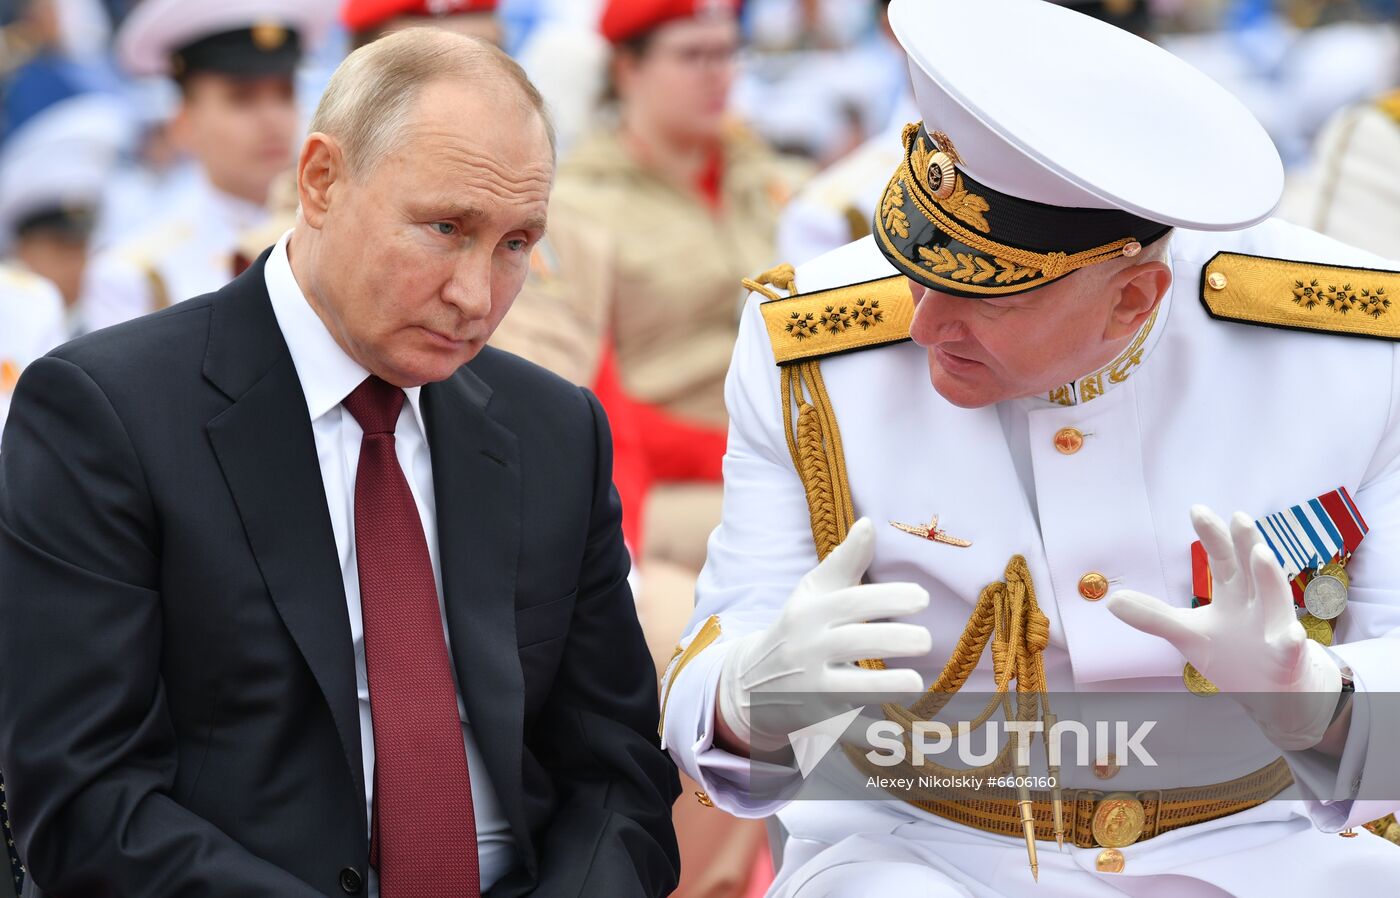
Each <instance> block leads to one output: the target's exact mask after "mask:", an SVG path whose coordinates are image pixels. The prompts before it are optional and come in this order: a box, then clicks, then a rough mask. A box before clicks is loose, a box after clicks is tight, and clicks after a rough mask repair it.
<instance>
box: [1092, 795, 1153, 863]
mask: <svg viewBox="0 0 1400 898" xmlns="http://www.w3.org/2000/svg"><path fill="white" fill-rule="evenodd" d="M1149 803H1150V805H1151V808H1150V814H1149V807H1148V805H1149ZM1161 809H1162V792H1161V790H1160V789H1149V790H1146V791H1143V792H1114V793H1111V794H1109V795H1106V796H1104V797H1103V798H1102V799H1100V800H1099V801H1098V802H1097V804H1095V806H1094V816H1093V819H1092V823H1091V824H1090V827H1091V830H1092V832H1093V835H1094V843H1095V844H1097V845H1098V846H1099V847H1101V848H1126V847H1128V846H1129V845H1131V844H1133V843H1134V842H1137V841H1138V840H1140V839H1144V838H1147V839H1150V838H1152V837H1153V836H1155V835H1156V834H1157V823H1158V821H1159V820H1160V819H1161ZM1149 816H1150V819H1149Z"/></svg>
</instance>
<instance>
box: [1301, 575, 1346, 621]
mask: <svg viewBox="0 0 1400 898" xmlns="http://www.w3.org/2000/svg"><path fill="white" fill-rule="evenodd" d="M1350 582H1351V581H1350V578H1349V577H1347V572H1346V568H1344V567H1342V566H1341V565H1340V564H1338V563H1336V562H1332V563H1329V564H1324V565H1323V566H1322V570H1320V571H1319V572H1318V573H1317V576H1315V577H1313V578H1312V579H1311V580H1309V581H1308V585H1307V587H1306V588H1305V589H1304V590H1303V605H1304V607H1306V608H1307V609H1308V614H1310V615H1312V616H1313V617H1316V618H1320V619H1322V620H1324V621H1329V620H1332V619H1334V618H1336V617H1337V616H1338V615H1340V614H1341V613H1342V612H1343V611H1345V610H1346V607H1347V586H1348V585H1349V584H1350Z"/></svg>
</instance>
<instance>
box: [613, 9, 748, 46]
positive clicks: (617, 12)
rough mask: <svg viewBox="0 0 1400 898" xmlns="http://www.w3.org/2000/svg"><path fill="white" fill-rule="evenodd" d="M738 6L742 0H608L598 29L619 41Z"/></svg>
mask: <svg viewBox="0 0 1400 898" xmlns="http://www.w3.org/2000/svg"><path fill="white" fill-rule="evenodd" d="M738 8H739V0H608V6H607V9H606V10H604V11H603V20H602V22H600V23H599V25H598V30H599V31H601V32H602V34H603V37H605V38H607V39H608V41H609V42H610V43H614V44H619V43H622V42H623V41H625V40H630V39H631V38H634V37H636V36H637V35H639V34H645V33H646V32H648V31H651V30H652V29H653V28H656V27H657V26H658V25H664V24H665V23H667V22H669V21H671V20H672V19H690V18H695V17H697V16H703V15H707V14H711V13H719V12H730V13H733V12H737V11H738Z"/></svg>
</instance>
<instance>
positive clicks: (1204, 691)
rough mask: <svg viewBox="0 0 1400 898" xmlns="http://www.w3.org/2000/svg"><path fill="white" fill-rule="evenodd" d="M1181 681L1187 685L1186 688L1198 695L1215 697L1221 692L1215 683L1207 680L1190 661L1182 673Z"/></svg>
mask: <svg viewBox="0 0 1400 898" xmlns="http://www.w3.org/2000/svg"><path fill="white" fill-rule="evenodd" d="M1181 679H1182V680H1183V681H1184V682H1185V683H1186V688H1187V689H1190V690H1191V691H1192V692H1193V693H1195V694H1196V695H1215V694H1216V693H1217V692H1219V691H1220V690H1219V689H1218V688H1217V687H1216V685H1215V684H1214V683H1212V682H1211V681H1210V680H1207V679H1206V677H1205V674H1203V673H1201V672H1200V671H1199V670H1197V669H1196V665H1194V664H1192V663H1191V662H1190V661H1187V662H1186V667H1184V668H1183V669H1182V671H1181Z"/></svg>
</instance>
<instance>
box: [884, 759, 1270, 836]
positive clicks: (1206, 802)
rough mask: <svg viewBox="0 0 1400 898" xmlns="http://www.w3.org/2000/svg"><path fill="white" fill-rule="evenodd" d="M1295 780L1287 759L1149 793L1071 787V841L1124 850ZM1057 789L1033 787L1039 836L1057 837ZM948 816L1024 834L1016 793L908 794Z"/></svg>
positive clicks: (1065, 795) (1246, 804)
mask: <svg viewBox="0 0 1400 898" xmlns="http://www.w3.org/2000/svg"><path fill="white" fill-rule="evenodd" d="M1292 782H1293V774H1292V772H1291V771H1290V770H1289V769H1288V764H1287V763H1285V762H1284V760H1283V758H1278V759H1276V760H1275V761H1274V762H1273V763H1271V764H1268V765H1266V766H1264V767H1261V768H1259V769H1258V770H1256V771H1254V772H1253V773H1247V774H1245V775H1244V776H1241V777H1238V778H1236V779H1232V780H1229V781H1228V782H1223V783H1213V784H1211V785H1207V786H1187V787H1184V788H1180V789H1149V790H1145V791H1141V792H1103V791H1098V790H1094V789H1063V790H1061V792H1060V794H1061V797H1062V800H1063V802H1064V821H1065V823H1064V825H1065V839H1066V840H1067V841H1069V842H1072V843H1073V844H1075V845H1077V846H1078V847H1080V848H1122V847H1124V846H1127V845H1131V844H1133V843H1134V842H1140V841H1143V840H1145V839H1150V838H1152V837H1153V836H1156V835H1160V834H1161V833H1164V832H1169V831H1171V830H1173V829H1177V828H1179V827H1182V826H1190V825H1192V824H1194V823H1204V822H1206V821H1207V820H1216V819H1218V818H1220V817H1228V816H1229V815H1231V814H1238V813H1239V812H1240V811H1247V810H1249V809H1250V808H1253V807H1257V806H1259V805H1261V804H1263V803H1264V802H1266V801H1268V800H1269V799H1270V798H1273V797H1274V796H1275V795H1277V794H1279V793H1280V792H1282V791H1283V790H1284V789H1286V788H1288V786H1289V785H1290V784H1291V783H1292ZM1052 794H1053V793H1051V792H1050V791H1048V790H1032V791H1031V793H1030V796H1031V801H1032V804H1031V810H1032V818H1033V820H1034V822H1035V837H1036V838H1037V839H1039V840H1042V841H1047V842H1053V841H1055V814H1054V809H1053V808H1054V806H1053V804H1052ZM907 801H908V803H909V804H912V805H914V806H915V807H917V808H919V809H921V810H924V811H928V812H929V813H930V814H934V815H936V816H938V817H942V818H943V819H945V820H951V821H953V822H954V823H961V824H963V825H964V826H970V827H972V828H974V829H980V830H982V831H983V832H989V833H996V834H997V835H1001V836H1011V837H1014V838H1019V837H1021V836H1023V835H1024V833H1025V831H1024V829H1023V828H1022V825H1021V809H1020V807H1019V804H1018V802H1016V801H1015V800H1012V799H989V798H967V799H938V800H919V799H907Z"/></svg>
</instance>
